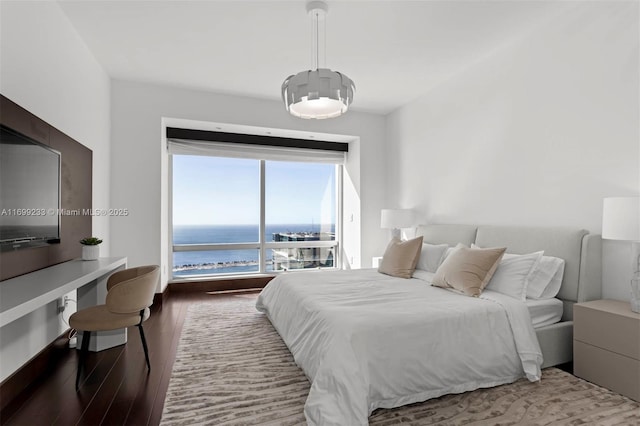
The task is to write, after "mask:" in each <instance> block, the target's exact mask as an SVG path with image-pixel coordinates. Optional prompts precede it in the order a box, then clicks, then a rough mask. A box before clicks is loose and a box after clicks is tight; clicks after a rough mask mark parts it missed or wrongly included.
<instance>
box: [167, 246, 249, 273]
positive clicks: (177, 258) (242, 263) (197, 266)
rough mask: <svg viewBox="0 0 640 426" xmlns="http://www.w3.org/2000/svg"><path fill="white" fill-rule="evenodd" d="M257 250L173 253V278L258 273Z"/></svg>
mask: <svg viewBox="0 0 640 426" xmlns="http://www.w3.org/2000/svg"><path fill="white" fill-rule="evenodd" d="M258 254H259V250H258V249H246V250H207V251H178V252H173V276H174V277H175V278H184V277H188V276H199V275H214V274H242V273H246V272H258V271H259V269H260V265H259V263H258Z"/></svg>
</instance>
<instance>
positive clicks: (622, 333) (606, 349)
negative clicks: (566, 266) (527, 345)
mask: <svg viewBox="0 0 640 426" xmlns="http://www.w3.org/2000/svg"><path fill="white" fill-rule="evenodd" d="M573 373H574V374H575V375H576V376H578V377H581V378H583V379H585V380H588V381H590V382H592V383H595V384H597V385H600V386H604V387H605V388H608V389H611V390H612V391H615V392H618V393H620V394H622V395H625V396H628V397H629V398H631V399H634V400H636V401H640V314H637V313H635V312H632V311H631V306H630V304H629V302H621V301H618V300H594V301H592V302H584V303H576V304H575V305H573Z"/></svg>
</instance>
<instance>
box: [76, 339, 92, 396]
mask: <svg viewBox="0 0 640 426" xmlns="http://www.w3.org/2000/svg"><path fill="white" fill-rule="evenodd" d="M90 340H91V332H90V331H84V332H83V333H82V348H81V349H80V358H79V359H78V371H77V373H76V392H77V391H78V388H79V386H78V385H79V384H80V373H81V372H82V370H83V368H84V361H85V359H86V357H87V352H88V351H89V341H90Z"/></svg>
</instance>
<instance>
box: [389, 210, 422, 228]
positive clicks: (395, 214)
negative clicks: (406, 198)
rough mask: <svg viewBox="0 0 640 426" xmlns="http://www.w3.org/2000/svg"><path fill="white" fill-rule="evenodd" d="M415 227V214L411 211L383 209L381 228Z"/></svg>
mask: <svg viewBox="0 0 640 426" xmlns="http://www.w3.org/2000/svg"><path fill="white" fill-rule="evenodd" d="M414 225H415V214H414V212H413V210H410V209H382V212H381V214H380V227H381V228H388V229H401V228H411V227H412V226H414Z"/></svg>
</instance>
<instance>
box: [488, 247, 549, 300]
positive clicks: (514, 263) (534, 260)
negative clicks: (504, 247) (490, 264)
mask: <svg viewBox="0 0 640 426" xmlns="http://www.w3.org/2000/svg"><path fill="white" fill-rule="evenodd" d="M542 253H544V252H542V251H538V252H535V253H530V254H523V255H518V254H510V253H505V254H504V256H502V260H501V261H500V264H499V265H498V268H497V269H496V272H495V273H494V274H493V277H492V278H491V281H489V284H487V287H486V288H487V289H488V290H493V291H497V292H499V293H502V294H506V295H507V296H511V297H514V298H516V299H518V300H522V301H524V300H525V299H526V298H527V288H528V286H529V282H530V281H531V278H532V276H533V275H534V274H535V273H536V272H537V270H538V264H540V259H541V258H542Z"/></svg>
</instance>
